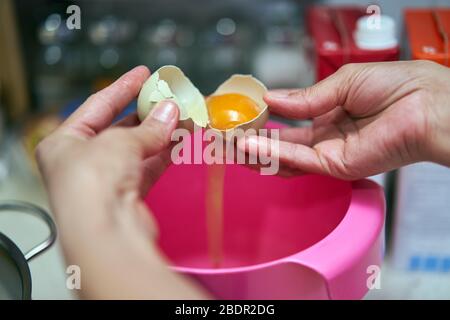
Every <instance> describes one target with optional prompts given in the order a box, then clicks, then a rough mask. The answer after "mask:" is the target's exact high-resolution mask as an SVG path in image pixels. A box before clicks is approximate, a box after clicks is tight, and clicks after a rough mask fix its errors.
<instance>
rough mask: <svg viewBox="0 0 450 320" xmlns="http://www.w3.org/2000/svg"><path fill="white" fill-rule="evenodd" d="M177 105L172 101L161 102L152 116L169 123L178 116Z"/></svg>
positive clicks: (153, 110)
mask: <svg viewBox="0 0 450 320" xmlns="http://www.w3.org/2000/svg"><path fill="white" fill-rule="evenodd" d="M176 108H177V106H176V104H175V103H174V102H172V101H161V102H159V103H158V104H157V105H156V106H155V107H154V108H153V109H152V111H150V116H151V117H152V118H153V119H156V120H158V121H161V122H164V123H169V122H170V121H171V120H173V118H174V117H175V114H176Z"/></svg>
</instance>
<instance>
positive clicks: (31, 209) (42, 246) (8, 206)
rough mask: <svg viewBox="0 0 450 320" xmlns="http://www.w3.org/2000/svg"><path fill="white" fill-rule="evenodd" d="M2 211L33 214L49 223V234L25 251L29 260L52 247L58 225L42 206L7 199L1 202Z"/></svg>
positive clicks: (0, 209)
mask: <svg viewBox="0 0 450 320" xmlns="http://www.w3.org/2000/svg"><path fill="white" fill-rule="evenodd" d="M0 211H16V212H22V213H26V214H30V215H33V216H35V217H37V218H39V219H41V220H42V221H44V222H45V223H46V224H47V227H48V229H49V236H48V237H47V238H46V239H45V240H44V241H42V242H41V243H39V244H38V245H36V246H35V247H33V248H31V249H30V250H29V251H28V252H27V253H25V259H26V260H27V261H30V260H32V259H33V258H36V257H37V256H38V255H40V254H41V253H43V252H44V251H45V250H47V249H48V248H50V247H51V246H52V244H53V243H54V242H55V240H56V226H55V223H54V222H53V219H52V218H51V217H50V215H49V214H48V213H47V211H45V210H44V209H42V208H41V207H38V206H36V205H34V204H31V203H28V202H24V201H6V202H0Z"/></svg>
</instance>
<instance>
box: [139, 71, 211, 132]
mask: <svg viewBox="0 0 450 320" xmlns="http://www.w3.org/2000/svg"><path fill="white" fill-rule="evenodd" d="M162 100H173V101H174V102H175V103H176V104H177V105H178V108H179V109H180V121H181V126H183V127H188V128H189V129H191V128H192V127H193V123H195V124H196V125H197V126H200V127H206V126H207V124H208V111H207V109H206V103H205V99H204V97H203V95H202V94H201V93H200V91H199V90H198V89H197V88H196V87H195V86H194V85H193V84H192V82H191V81H190V80H189V78H187V77H186V76H185V74H184V73H183V71H181V69H180V68H178V67H176V66H171V65H168V66H164V67H161V68H159V69H158V70H156V71H155V72H154V73H153V74H152V75H151V76H150V78H148V79H147V81H146V82H145V83H144V85H143V86H142V89H141V92H140V93H139V97H138V107H137V112H138V116H139V119H140V120H141V121H142V120H143V119H145V117H146V116H147V115H148V113H149V112H150V111H151V110H152V109H153V108H154V107H155V106H156V104H157V103H158V102H160V101H162Z"/></svg>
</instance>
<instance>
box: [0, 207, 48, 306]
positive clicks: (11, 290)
mask: <svg viewBox="0 0 450 320" xmlns="http://www.w3.org/2000/svg"><path fill="white" fill-rule="evenodd" d="M1 211H9V212H11V211H16V212H21V213H26V214H30V215H33V216H35V217H37V218H39V219H41V220H43V221H44V222H45V223H46V224H47V227H48V229H49V236H48V237H47V238H46V239H45V240H44V241H42V242H41V243H39V244H38V245H36V246H35V247H33V248H32V249H31V250H30V251H28V252H27V253H26V254H23V253H22V252H21V251H20V249H19V248H18V247H17V246H16V245H15V244H14V242H13V241H12V240H11V239H9V238H8V237H7V236H5V235H4V234H3V233H1V232H0V300H5V299H6V300H10V299H31V273H30V268H29V266H28V262H29V261H30V260H31V259H33V258H35V257H37V256H38V255H40V254H41V253H43V252H44V251H45V250H47V249H48V248H49V247H50V246H51V245H52V244H53V243H54V242H55V240H56V226H55V223H54V222H53V220H52V218H51V217H50V215H49V214H48V213H47V212H46V211H45V210H44V209H42V208H40V207H38V206H35V205H33V204H30V203H27V202H21V201H7V202H0V212H1Z"/></svg>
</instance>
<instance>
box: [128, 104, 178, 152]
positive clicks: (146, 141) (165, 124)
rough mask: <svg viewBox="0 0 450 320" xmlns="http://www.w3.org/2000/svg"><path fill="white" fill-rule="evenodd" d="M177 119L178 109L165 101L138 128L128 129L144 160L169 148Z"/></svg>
mask: <svg viewBox="0 0 450 320" xmlns="http://www.w3.org/2000/svg"><path fill="white" fill-rule="evenodd" d="M178 117H179V109H178V106H177V105H176V104H175V102H173V101H169V100H165V101H161V102H159V103H158V104H157V105H156V106H155V107H154V108H153V109H152V110H151V111H150V113H149V114H148V115H147V117H146V118H145V119H144V120H143V121H142V123H141V124H140V125H139V126H137V127H133V128H131V129H129V130H130V133H131V134H132V135H133V140H134V141H135V143H136V144H138V146H137V147H138V149H139V150H142V153H143V158H144V159H145V158H148V157H150V156H153V155H155V154H157V153H159V152H161V151H162V150H164V149H165V148H167V147H168V146H169V144H170V138H171V135H172V132H173V131H174V130H175V128H176V127H177V123H178Z"/></svg>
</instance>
